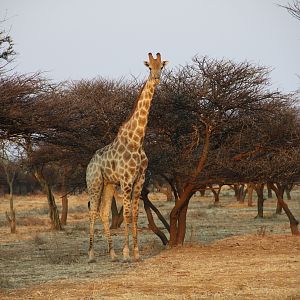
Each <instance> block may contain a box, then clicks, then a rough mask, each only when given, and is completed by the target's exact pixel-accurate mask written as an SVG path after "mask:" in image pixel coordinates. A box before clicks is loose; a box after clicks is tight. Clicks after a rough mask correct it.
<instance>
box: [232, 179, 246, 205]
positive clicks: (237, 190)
mask: <svg viewBox="0 0 300 300" xmlns="http://www.w3.org/2000/svg"><path fill="white" fill-rule="evenodd" d="M233 190H234V195H235V197H236V200H237V201H238V202H240V203H244V200H245V190H244V184H239V183H235V184H233Z"/></svg>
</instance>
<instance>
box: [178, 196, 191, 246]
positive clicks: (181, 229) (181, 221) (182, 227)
mask: <svg viewBox="0 0 300 300" xmlns="http://www.w3.org/2000/svg"><path fill="white" fill-rule="evenodd" d="M191 197H192V194H191V195H190V196H189V198H188V199H187V200H186V201H185V203H184V205H183V207H182V208H181V209H180V211H179V216H178V232H177V238H176V244H177V245H183V242H184V238H185V233H186V214H187V210H188V205H189V202H190V199H191Z"/></svg>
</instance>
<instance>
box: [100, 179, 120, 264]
mask: <svg viewBox="0 0 300 300" xmlns="http://www.w3.org/2000/svg"><path fill="white" fill-rule="evenodd" d="M114 192H115V186H114V185H112V184H106V185H105V186H104V190H103V196H102V200H101V204H100V210H99V216H100V220H101V222H102V224H103V230H104V234H105V236H106V239H107V243H108V252H109V254H110V257H111V260H112V261H118V257H117V255H116V253H115V250H114V247H113V241H112V237H111V234H110V228H109V214H110V210H111V203H112V198H113V195H114Z"/></svg>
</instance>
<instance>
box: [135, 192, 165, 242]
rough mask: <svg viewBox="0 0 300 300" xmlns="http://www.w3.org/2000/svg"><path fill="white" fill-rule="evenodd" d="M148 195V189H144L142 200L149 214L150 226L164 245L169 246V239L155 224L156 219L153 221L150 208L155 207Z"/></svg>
mask: <svg viewBox="0 0 300 300" xmlns="http://www.w3.org/2000/svg"><path fill="white" fill-rule="evenodd" d="M148 194H149V191H148V190H147V189H146V188H143V190H142V193H141V199H142V200H143V202H144V209H145V212H146V214H147V219H148V226H149V228H150V229H151V230H152V231H153V232H154V233H155V234H156V235H157V236H158V237H159V238H160V239H161V241H162V243H163V244H164V245H167V244H168V239H167V237H166V236H165V234H164V233H163V232H162V231H161V230H159V228H158V227H157V226H156V224H155V222H154V219H153V216H152V212H151V209H150V207H151V206H152V207H153V206H154V205H153V204H152V203H151V201H150V200H149V198H148ZM161 217H162V216H161ZM162 218H163V217H162ZM163 219H164V218H163ZM164 221H165V219H164ZM165 222H166V221H165ZM164 225H165V224H164ZM167 225H168V226H167V227H169V224H167Z"/></svg>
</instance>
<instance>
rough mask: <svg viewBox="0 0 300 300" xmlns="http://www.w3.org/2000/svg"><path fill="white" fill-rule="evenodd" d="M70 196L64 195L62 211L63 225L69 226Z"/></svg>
mask: <svg viewBox="0 0 300 300" xmlns="http://www.w3.org/2000/svg"><path fill="white" fill-rule="evenodd" d="M68 202H69V201H68V196H67V195H63V196H62V198H61V204H62V210H61V224H62V225H67V218H68Z"/></svg>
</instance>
